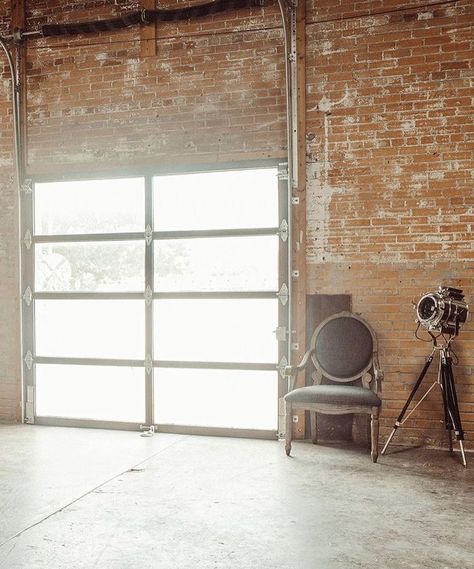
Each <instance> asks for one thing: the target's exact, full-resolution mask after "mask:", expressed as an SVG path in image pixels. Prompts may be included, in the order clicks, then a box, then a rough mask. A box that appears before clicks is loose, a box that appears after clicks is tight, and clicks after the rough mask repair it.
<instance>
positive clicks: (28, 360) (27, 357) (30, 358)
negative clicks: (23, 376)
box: [24, 350, 33, 370]
mask: <svg viewBox="0 0 474 569" xmlns="http://www.w3.org/2000/svg"><path fill="white" fill-rule="evenodd" d="M24 361H25V364H26V367H27V368H28V370H31V368H32V367H33V354H32V353H31V351H30V350H28V351H27V352H26V355H25V359H24Z"/></svg>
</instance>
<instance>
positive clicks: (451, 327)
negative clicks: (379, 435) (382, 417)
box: [382, 286, 469, 466]
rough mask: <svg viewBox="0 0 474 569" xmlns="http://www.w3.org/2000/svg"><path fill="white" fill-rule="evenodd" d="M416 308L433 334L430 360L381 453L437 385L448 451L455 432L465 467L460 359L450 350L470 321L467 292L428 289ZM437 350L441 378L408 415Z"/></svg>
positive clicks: (418, 320) (420, 322) (422, 321)
mask: <svg viewBox="0 0 474 569" xmlns="http://www.w3.org/2000/svg"><path fill="white" fill-rule="evenodd" d="M414 308H415V309H416V316H417V323H418V328H419V327H420V326H423V327H424V328H426V330H427V331H428V333H429V335H430V336H431V341H432V342H433V349H432V351H431V354H430V355H429V356H428V359H427V360H426V362H425V365H424V366H423V369H422V370H421V373H420V375H419V376H418V379H417V380H416V383H415V385H414V386H413V389H412V390H411V393H410V395H409V396H408V399H407V400H406V403H405V405H404V406H403V409H402V410H401V412H400V415H399V416H398V419H397V420H396V421H395V424H394V425H393V429H392V432H391V433H390V435H389V437H388V439H387V442H386V443H385V445H384V447H383V449H382V454H385V451H386V450H387V447H388V445H389V444H390V441H391V440H392V439H393V436H394V435H395V433H396V432H397V429H398V428H399V427H401V426H402V425H403V424H404V423H405V421H406V420H407V419H408V418H409V417H410V415H411V414H412V413H413V412H414V411H415V409H417V407H418V406H419V405H420V404H421V403H422V402H423V401H424V400H425V399H426V397H427V396H428V395H429V393H430V392H431V391H432V390H433V389H434V388H435V387H436V386H438V387H439V389H440V390H441V394H442V398H443V407H444V426H445V427H446V431H447V433H448V444H449V450H450V451H451V452H452V450H453V433H454V435H455V437H456V440H457V441H458V442H459V448H460V450H461V457H462V463H463V465H464V466H467V462H466V453H465V452H464V431H463V428H462V423H461V415H460V413H459V404H458V398H457V395H456V386H455V384H454V374H453V365H454V364H455V363H457V361H458V359H457V356H456V355H455V354H454V352H453V351H452V349H451V342H452V340H453V338H454V337H456V336H457V335H458V334H459V329H460V327H461V326H462V325H463V324H464V323H465V322H466V320H467V315H468V310H469V309H468V306H467V304H466V303H465V302H464V295H463V293H462V290H461V289H459V288H452V287H450V286H440V287H439V288H438V291H437V292H428V293H426V294H424V295H423V296H422V297H421V298H420V300H419V301H418V304H416V305H414ZM418 328H417V331H418ZM433 332H438V334H437V335H435V334H433ZM444 334H448V335H449V337H446V336H444ZM440 336H442V340H443V341H442V342H441V343H438V338H439V337H440ZM415 337H416V338H418V339H419V340H422V338H419V337H418V335H417V332H415ZM436 353H438V354H439V367H438V377H437V379H436V381H435V382H434V383H433V384H432V385H431V387H430V388H429V389H428V390H426V391H425V394H424V395H423V396H422V397H421V398H420V399H419V400H418V401H417V403H416V404H415V405H414V406H413V407H412V409H411V411H409V412H408V414H407V415H406V416H405V414H406V413H407V411H408V408H409V407H410V404H411V402H412V401H413V398H414V397H415V394H416V392H417V391H418V388H419V387H420V385H421V383H422V381H423V378H424V377H425V375H426V373H427V372H428V369H429V367H430V365H431V363H432V361H433V359H434V357H435V354H436ZM453 355H454V362H453Z"/></svg>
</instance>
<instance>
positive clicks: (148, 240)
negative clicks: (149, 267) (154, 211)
mask: <svg viewBox="0 0 474 569" xmlns="http://www.w3.org/2000/svg"><path fill="white" fill-rule="evenodd" d="M152 241H153V231H152V229H151V227H150V226H149V225H147V226H146V227H145V242H146V244H147V245H148V246H150V245H151V242H152Z"/></svg>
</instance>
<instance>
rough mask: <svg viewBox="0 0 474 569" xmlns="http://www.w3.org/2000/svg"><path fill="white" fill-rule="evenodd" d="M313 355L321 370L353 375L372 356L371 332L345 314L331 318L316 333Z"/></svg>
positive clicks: (360, 370)
mask: <svg viewBox="0 0 474 569" xmlns="http://www.w3.org/2000/svg"><path fill="white" fill-rule="evenodd" d="M315 349H316V351H315V357H316V360H317V361H318V363H319V365H320V367H321V368H322V371H323V373H324V372H326V373H328V374H330V375H332V376H335V377H337V378H340V379H342V380H343V379H346V378H351V377H354V376H356V375H357V374H358V373H360V372H362V371H363V370H364V369H365V367H366V366H367V365H369V363H370V360H371V358H372V352H373V343H372V335H371V333H370V331H369V330H368V329H367V327H366V326H364V324H363V323H362V322H360V321H359V320H356V319H355V318H351V317H349V316H341V317H340V318H334V319H333V320H330V321H329V322H328V323H327V324H325V325H324V326H323V327H322V328H321V330H320V331H319V333H318V336H317V338H316V343H315Z"/></svg>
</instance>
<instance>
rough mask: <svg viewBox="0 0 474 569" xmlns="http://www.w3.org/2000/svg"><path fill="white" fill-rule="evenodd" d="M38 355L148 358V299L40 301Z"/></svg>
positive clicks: (37, 317) (37, 322)
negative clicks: (146, 333) (146, 356)
mask: <svg viewBox="0 0 474 569" xmlns="http://www.w3.org/2000/svg"><path fill="white" fill-rule="evenodd" d="M35 307H36V310H35V313H36V353H37V355H38V356H56V357H83V358H116V359H118V358H122V359H123V358H124V359H144V357H145V355H144V351H145V302H144V301H141V300H37V301H36V304H35Z"/></svg>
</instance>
